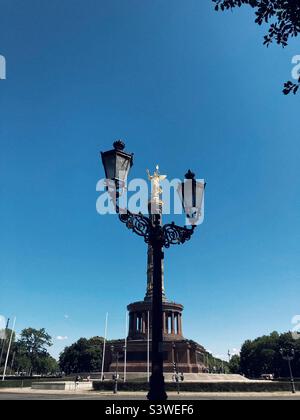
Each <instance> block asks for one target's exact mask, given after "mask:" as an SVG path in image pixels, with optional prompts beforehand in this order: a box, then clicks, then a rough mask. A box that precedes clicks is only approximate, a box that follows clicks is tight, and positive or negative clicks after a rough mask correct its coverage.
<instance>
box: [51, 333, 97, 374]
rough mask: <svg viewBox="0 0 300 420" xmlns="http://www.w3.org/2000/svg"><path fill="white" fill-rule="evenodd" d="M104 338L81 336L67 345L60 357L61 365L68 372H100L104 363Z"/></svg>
mask: <svg viewBox="0 0 300 420" xmlns="http://www.w3.org/2000/svg"><path fill="white" fill-rule="evenodd" d="M103 342H104V339H103V338H102V337H93V338H90V339H86V338H80V339H79V340H78V341H77V342H76V343H74V344H72V345H71V346H69V347H66V348H65V349H64V351H63V352H62V353H61V355H60V357H59V365H60V368H61V370H62V371H63V372H65V373H66V374H70V373H79V372H97V371H98V372H99V371H100V370H101V363H102V350H103Z"/></svg>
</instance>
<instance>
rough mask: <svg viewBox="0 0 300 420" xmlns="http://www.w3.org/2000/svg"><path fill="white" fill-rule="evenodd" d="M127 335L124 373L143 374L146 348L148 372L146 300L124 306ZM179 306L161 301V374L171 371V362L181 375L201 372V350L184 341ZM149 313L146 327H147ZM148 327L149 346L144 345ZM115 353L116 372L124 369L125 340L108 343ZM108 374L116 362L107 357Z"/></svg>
mask: <svg viewBox="0 0 300 420" xmlns="http://www.w3.org/2000/svg"><path fill="white" fill-rule="evenodd" d="M127 309H128V311H129V332H128V338H127V362H126V366H127V367H126V371H127V372H147V360H148V348H149V349H150V352H149V354H150V372H151V344H152V343H151V337H152V322H151V311H152V306H151V302H149V301H146V300H145V301H141V302H134V303H131V304H130V305H128V307H127ZM182 311H183V306H182V305H181V304H179V303H175V302H169V301H164V302H163V320H164V322H163V326H164V327H163V340H164V341H163V353H164V371H165V372H173V371H174V364H173V363H174V362H175V363H176V365H177V370H178V371H179V372H183V373H201V372H203V370H204V368H205V366H204V360H205V359H204V353H205V349H204V348H203V347H202V346H200V345H199V344H197V343H195V342H193V341H191V340H187V339H185V338H184V336H183V332H182ZM148 313H149V320H150V323H149V326H148ZM148 328H149V339H150V341H149V345H148ZM112 344H113V345H114V349H115V352H118V353H119V363H118V365H119V366H118V369H119V372H123V370H124V345H125V340H117V341H114V342H113V343H112ZM110 358H111V364H110V369H109V370H110V371H111V372H114V371H115V370H116V361H115V360H113V357H112V355H110Z"/></svg>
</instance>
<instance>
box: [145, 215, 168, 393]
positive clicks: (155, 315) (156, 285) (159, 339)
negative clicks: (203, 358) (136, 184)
mask: <svg viewBox="0 0 300 420" xmlns="http://www.w3.org/2000/svg"><path fill="white" fill-rule="evenodd" d="M157 217H158V218H157V221H156V225H155V227H154V235H153V239H152V241H151V245H152V248H153V296H152V370H151V377H150V391H149V393H148V399H149V400H150V401H165V400H167V394H166V391H165V381H164V375H163V303H162V293H163V290H162V261H163V258H164V253H163V247H162V243H161V241H160V237H159V236H160V235H159V231H160V229H161V228H160V225H159V221H160V218H159V216H157Z"/></svg>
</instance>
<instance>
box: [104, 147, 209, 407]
mask: <svg viewBox="0 0 300 420" xmlns="http://www.w3.org/2000/svg"><path fill="white" fill-rule="evenodd" d="M124 148H125V144H124V143H123V142H122V141H121V140H119V141H116V142H115V143H114V150H110V151H108V152H104V153H101V156H102V162H103V166H104V170H105V174H106V178H107V189H108V191H109V193H110V196H111V198H112V200H113V201H114V205H115V208H116V211H117V213H118V214H119V219H120V221H121V222H122V223H125V225H126V226H127V228H128V229H130V230H132V231H133V232H134V233H136V234H137V235H139V236H142V237H143V238H144V241H145V242H146V243H147V244H150V245H151V247H152V250H153V297H152V371H151V378H150V391H149V393H148V399H149V400H151V401H164V400H166V399H167V394H166V391H165V382H164V376H163V303H162V261H163V258H164V252H163V249H164V248H169V247H170V246H171V245H179V244H183V243H185V242H186V241H188V240H190V239H191V236H192V235H193V233H194V230H195V228H196V221H197V218H198V217H199V215H200V214H201V207H202V199H203V192H204V188H205V184H203V183H202V182H199V181H196V180H195V175H194V174H193V173H192V172H191V171H189V172H188V173H187V174H186V181H185V182H183V183H181V184H180V186H179V189H178V192H179V194H180V197H181V199H182V204H183V207H184V209H185V211H186V215H187V217H188V218H189V219H190V220H191V226H190V227H187V226H184V227H181V226H177V225H175V223H170V224H166V225H162V222H161V214H160V212H157V213H155V214H149V217H147V216H144V215H143V214H141V213H139V214H133V213H131V212H130V211H129V210H128V209H126V210H124V209H120V208H119V205H118V198H119V197H120V195H121V194H122V189H123V188H124V187H125V184H126V180H127V177H128V174H129V170H130V168H131V166H132V165H133V154H128V153H126V152H124ZM199 192H200V197H199ZM197 194H198V197H197V196H196V195H197ZM197 198H198V199H197Z"/></svg>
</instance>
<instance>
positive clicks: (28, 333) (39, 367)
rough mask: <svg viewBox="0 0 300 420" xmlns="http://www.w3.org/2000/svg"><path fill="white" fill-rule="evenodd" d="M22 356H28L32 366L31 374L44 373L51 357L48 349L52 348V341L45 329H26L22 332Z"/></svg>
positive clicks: (20, 347) (20, 345)
mask: <svg viewBox="0 0 300 420" xmlns="http://www.w3.org/2000/svg"><path fill="white" fill-rule="evenodd" d="M18 345H19V351H20V354H23V355H26V356H27V357H28V358H29V360H30V364H31V373H33V372H35V373H37V372H39V373H44V371H45V363H47V358H48V357H50V355H49V353H48V347H51V346H52V340H51V337H50V335H49V334H48V333H46V331H45V329H44V328H42V329H40V330H36V329H34V328H26V329H24V330H23V331H22V332H21V336H20V339H19V341H18Z"/></svg>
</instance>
